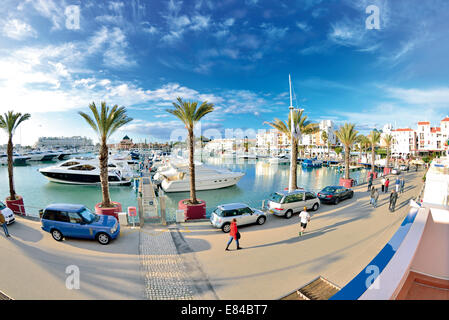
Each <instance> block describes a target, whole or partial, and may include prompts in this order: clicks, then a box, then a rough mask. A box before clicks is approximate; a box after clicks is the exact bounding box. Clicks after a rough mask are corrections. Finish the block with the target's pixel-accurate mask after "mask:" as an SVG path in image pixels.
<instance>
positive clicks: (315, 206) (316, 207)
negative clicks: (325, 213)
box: [312, 203, 320, 211]
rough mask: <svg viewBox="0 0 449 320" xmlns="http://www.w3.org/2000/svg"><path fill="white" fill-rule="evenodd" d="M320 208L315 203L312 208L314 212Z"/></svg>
mask: <svg viewBox="0 0 449 320" xmlns="http://www.w3.org/2000/svg"><path fill="white" fill-rule="evenodd" d="M319 207H320V205H319V204H318V203H315V204H314V205H313V207H312V210H313V211H317V210H318V208H319Z"/></svg>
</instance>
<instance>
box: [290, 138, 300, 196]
mask: <svg viewBox="0 0 449 320" xmlns="http://www.w3.org/2000/svg"><path fill="white" fill-rule="evenodd" d="M292 157H293V162H292V166H291V170H292V181H291V182H290V184H291V185H292V187H293V190H296V189H298V185H297V181H298V141H296V140H295V141H294V143H293V146H292Z"/></svg>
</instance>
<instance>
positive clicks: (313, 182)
mask: <svg viewBox="0 0 449 320" xmlns="http://www.w3.org/2000/svg"><path fill="white" fill-rule="evenodd" d="M198 160H199V159H198ZM203 162H205V163H206V164H208V165H213V166H217V167H223V168H228V169H230V170H232V171H240V172H244V173H245V176H244V177H243V178H242V179H241V180H240V181H239V182H238V183H237V185H235V186H232V187H229V188H224V189H217V190H209V191H197V197H198V198H199V199H202V200H205V201H206V203H207V216H209V215H210V213H211V212H212V211H213V210H214V208H215V207H216V206H217V205H219V204H223V203H233V202H243V203H246V204H248V205H250V206H252V207H256V208H260V207H261V205H262V201H263V200H264V199H267V198H268V197H269V195H270V194H271V193H272V192H274V191H278V190H282V189H284V188H286V187H287V186H288V178H289V171H290V165H288V164H287V165H270V164H269V163H267V162H265V161H263V160H243V159H237V160H236V159H234V160H232V159H231V160H230V159H221V158H213V157H209V158H207V159H203ZM56 163H57V162H39V163H33V164H29V165H24V166H14V182H15V189H16V192H17V194H19V195H21V196H23V198H24V202H25V208H26V211H27V214H28V215H33V216H38V215H39V209H43V208H45V207H46V206H47V205H49V204H51V203H76V204H84V205H86V206H87V207H89V208H90V209H92V210H93V209H94V206H95V204H96V203H98V202H101V200H102V199H101V187H100V186H99V185H98V186H85V185H67V184H60V183H54V182H49V181H48V180H47V179H46V178H45V177H44V176H43V175H42V174H40V173H39V171H38V169H39V168H43V167H47V166H51V165H55V164H56ZM366 174H367V170H365V169H362V170H360V171H355V172H351V178H353V179H355V180H358V181H359V183H360V182H363V181H365V179H366ZM342 175H343V173H341V172H339V170H338V169H336V168H327V167H323V168H316V169H305V168H302V167H301V165H300V164H298V187H302V188H305V189H308V190H312V191H315V192H318V191H319V190H321V189H322V188H323V187H325V186H328V185H337V184H338V181H339V178H340V177H341V176H342ZM0 179H1V180H0V181H2V183H1V184H0V196H1V197H2V199H5V198H6V197H7V196H8V194H9V187H8V168H7V166H0ZM110 194H111V199H112V200H113V201H118V202H120V203H121V204H122V207H123V210H124V211H126V208H127V207H137V194H136V190H134V189H133V188H132V187H129V186H110ZM165 195H166V206H167V221H174V220H175V216H176V209H177V204H178V202H179V201H180V200H182V199H186V198H189V192H179V193H166V194H165Z"/></svg>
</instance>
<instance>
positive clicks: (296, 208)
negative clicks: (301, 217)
mask: <svg viewBox="0 0 449 320" xmlns="http://www.w3.org/2000/svg"><path fill="white" fill-rule="evenodd" d="M320 205H321V202H320V199H318V197H317V196H316V194H315V193H314V192H311V191H306V190H294V191H292V192H289V191H279V192H275V193H273V194H272V195H271V196H270V199H269V200H268V203H267V206H268V211H269V212H270V213H272V214H274V215H277V216H284V217H285V218H287V219H290V218H291V217H292V215H293V214H294V213H298V212H300V211H302V210H303V209H304V207H306V208H307V210H313V211H316V210H318V208H319V207H320Z"/></svg>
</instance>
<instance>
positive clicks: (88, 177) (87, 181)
mask: <svg viewBox="0 0 449 320" xmlns="http://www.w3.org/2000/svg"><path fill="white" fill-rule="evenodd" d="M39 172H40V173H41V174H42V175H44V176H45V177H46V178H47V179H48V180H50V181H52V182H58V183H65V184H78V185H94V184H99V183H100V166H99V161H98V159H92V158H73V159H70V160H67V161H64V162H62V163H60V164H58V165H55V166H50V167H47V168H41V169H39ZM108 180H109V184H110V185H131V180H132V170H130V169H129V167H128V166H127V163H126V162H124V161H114V160H111V161H109V164H108Z"/></svg>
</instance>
